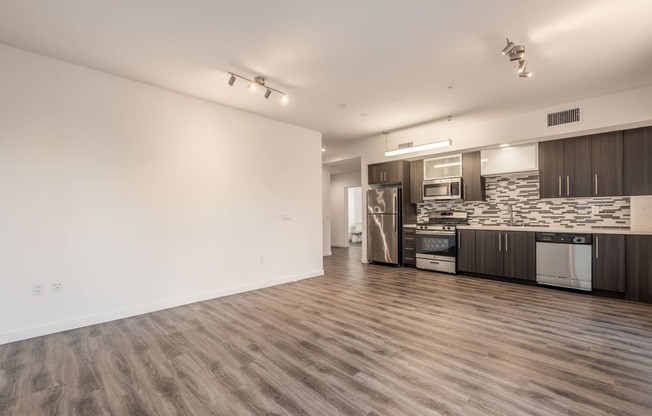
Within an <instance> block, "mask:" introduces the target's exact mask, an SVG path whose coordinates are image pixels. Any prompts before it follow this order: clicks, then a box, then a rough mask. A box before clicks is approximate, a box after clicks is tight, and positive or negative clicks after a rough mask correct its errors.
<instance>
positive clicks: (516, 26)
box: [0, 0, 652, 146]
mask: <svg viewBox="0 0 652 416" xmlns="http://www.w3.org/2000/svg"><path fill="white" fill-rule="evenodd" d="M651 16H652V1H650V0H572V1H570V0H546V1H529V0H518V1H516V0H492V1H486V0H474V1H472V0H456V1H450V0H423V1H417V0H404V1H400V2H399V1H381V0H378V1H371V0H367V1H355V0H349V1H339V0H335V1H319V2H318V1H306V0H279V1H274V2H272V1H266V0H259V1H219V0H193V1H182V0H138V1H133V0H113V1H100V0H87V1H81V0H58V1H51V0H41V1H37V0H20V1H12V0H0V42H1V43H4V44H6V45H9V46H14V47H17V48H22V49H25V50H28V51H32V52H36V53H41V54H44V55H48V56H51V57H54V58H58V59H61V60H64V61H68V62H72V63H76V64H79V65H84V66H87V67H90V68H95V69H98V70H102V71H106V72H109V73H113V74H117V75H121V76H124V77H126V78H130V79H134V80H137V81H141V82H145V83H148V84H152V85H156V86H160V87H163V88H168V89H170V90H174V91H178V92H181V93H185V94H189V95H192V96H195V97H199V98H203V99H206V100H209V101H213V102H216V103H220V104H225V105H228V106H231V107H235V108H239V109H242V110H245V111H249V112H252V113H256V114H260V115H262V116H265V117H270V118H273V119H277V120H281V121H285V122H288V123H291V124H295V125H299V126H303V127H306V128H309V129H313V130H317V131H320V132H322V133H324V143H325V145H326V146H327V145H328V143H329V142H332V141H335V140H350V139H355V138H361V137H366V136H369V135H376V134H378V133H379V132H381V131H383V130H389V131H392V130H395V129H399V128H402V127H408V126H412V125H416V124H421V123H424V122H428V121H432V120H440V119H445V118H446V116H447V115H449V114H452V115H453V116H454V117H456V118H460V117H464V118H467V119H477V120H482V119H487V118H495V117H500V116H505V115H508V114H513V113H519V112H524V111H528V110H532V109H535V108H541V107H547V106H552V105H556V104H560V103H564V102H568V101H575V100H580V99H584V98H588V97H594V96H599V95H603V94H607V93H611V92H615V91H619V90H624V89H629V88H634V87H639V86H643V85H650V84H652V53H650V51H651V50H652V24H650V22H649V20H650V17H651ZM505 37H509V38H510V39H511V40H513V41H514V42H516V43H517V44H519V43H523V44H525V46H526V58H527V60H528V69H529V70H530V71H532V72H533V73H534V76H533V77H532V78H530V79H526V78H519V77H518V76H517V74H516V64H515V63H513V62H512V63H510V62H509V60H508V59H507V58H506V57H504V56H502V55H501V54H500V50H501V49H502V48H503V46H504V45H505ZM228 71H231V72H235V73H238V74H241V75H243V76H246V77H249V78H252V77H254V76H257V75H259V76H263V77H265V78H266V79H267V83H268V85H269V86H271V87H274V88H277V89H279V90H282V91H285V92H287V93H288V95H289V97H290V103H289V104H288V105H286V106H283V105H280V104H279V103H278V102H277V100H276V99H272V98H276V97H277V96H275V95H273V96H272V97H271V98H270V99H269V100H265V99H264V98H263V96H262V92H258V93H252V92H250V91H248V90H247V88H245V85H244V82H242V81H240V82H236V84H235V85H234V86H233V87H229V86H228V85H227V80H228V75H227V72H228ZM449 85H453V86H454V87H453V89H452V90H448V89H447V86H449ZM337 104H348V105H349V107H348V108H346V109H340V108H338V107H337ZM363 113H367V114H368V115H369V116H368V117H361V116H360V114H363Z"/></svg>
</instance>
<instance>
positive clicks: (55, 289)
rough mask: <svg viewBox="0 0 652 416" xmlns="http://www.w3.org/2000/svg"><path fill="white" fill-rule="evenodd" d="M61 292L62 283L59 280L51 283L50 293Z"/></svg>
mask: <svg viewBox="0 0 652 416" xmlns="http://www.w3.org/2000/svg"><path fill="white" fill-rule="evenodd" d="M61 291H63V282H62V281H61V280H53V281H52V292H53V293H56V292H61Z"/></svg>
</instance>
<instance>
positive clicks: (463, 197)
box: [462, 184, 466, 199]
mask: <svg viewBox="0 0 652 416" xmlns="http://www.w3.org/2000/svg"><path fill="white" fill-rule="evenodd" d="M462 199H466V184H464V195H462Z"/></svg>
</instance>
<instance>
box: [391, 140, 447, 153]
mask: <svg viewBox="0 0 652 416" xmlns="http://www.w3.org/2000/svg"><path fill="white" fill-rule="evenodd" d="M452 145H453V141H452V140H451V139H446V140H441V141H438V142H432V143H426V144H420V145H418V146H412V147H404V148H402V149H395V150H388V151H386V152H385V156H397V155H404V154H406V153H414V152H421V151H423V150H431V149H439V148H442V147H448V146H452Z"/></svg>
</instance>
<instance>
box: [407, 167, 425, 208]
mask: <svg viewBox="0 0 652 416" xmlns="http://www.w3.org/2000/svg"><path fill="white" fill-rule="evenodd" d="M422 202H423V159H420V160H414V161H412V162H410V203H411V204H420V203H422Z"/></svg>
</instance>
